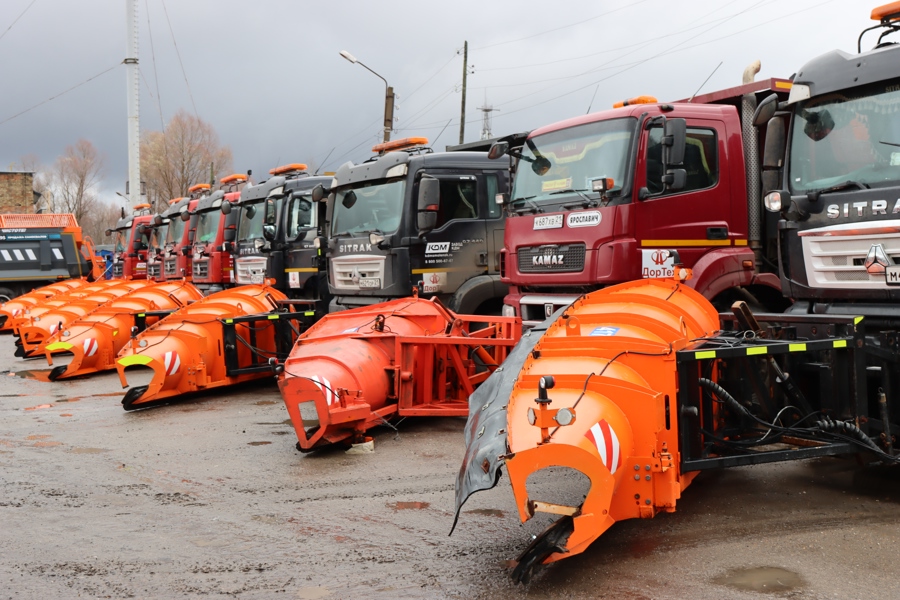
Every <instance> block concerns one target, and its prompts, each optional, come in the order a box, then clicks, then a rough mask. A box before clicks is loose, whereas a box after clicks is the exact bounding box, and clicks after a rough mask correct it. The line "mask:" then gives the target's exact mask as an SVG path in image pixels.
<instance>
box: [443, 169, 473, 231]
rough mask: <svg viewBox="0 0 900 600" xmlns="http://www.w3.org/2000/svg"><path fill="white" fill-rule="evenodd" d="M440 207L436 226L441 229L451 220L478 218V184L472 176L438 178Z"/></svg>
mask: <svg viewBox="0 0 900 600" xmlns="http://www.w3.org/2000/svg"><path fill="white" fill-rule="evenodd" d="M439 179H440V182H441V206H440V209H439V210H438V219H437V225H436V226H435V228H439V227H442V226H443V225H444V224H445V223H447V222H448V221H452V220H453V219H477V218H478V192H477V190H478V184H477V181H476V179H475V176H474V175H471V176H467V177H439Z"/></svg>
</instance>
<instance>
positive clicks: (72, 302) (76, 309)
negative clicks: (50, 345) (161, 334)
mask: <svg viewBox="0 0 900 600" xmlns="http://www.w3.org/2000/svg"><path fill="white" fill-rule="evenodd" d="M150 283H152V282H148V281H134V280H128V281H123V280H109V281H99V282H95V283H92V284H90V285H86V286H84V287H80V288H78V289H76V290H74V291H73V292H70V293H68V294H65V295H59V296H55V297H53V298H51V299H50V300H47V301H45V302H43V303H41V304H40V305H39V306H36V307H35V308H33V309H31V311H30V314H29V315H28V316H27V318H26V319H19V320H18V321H17V324H16V330H15V331H16V335H17V336H18V340H17V341H16V345H17V347H16V356H19V357H29V356H35V355H36V354H37V349H38V346H40V345H41V343H42V342H43V341H44V340H45V339H47V338H48V337H50V336H52V335H53V334H54V333H56V332H57V331H63V330H64V329H65V327H66V326H67V325H68V324H69V323H71V322H72V321H74V320H76V319H80V318H81V317H83V316H85V315H87V314H89V313H91V312H93V311H95V310H97V309H98V308H99V307H101V306H103V305H104V304H106V303H107V302H109V301H110V300H115V299H116V298H119V297H121V296H124V295H126V294H130V293H131V292H133V291H135V290H138V289H141V288H142V287H144V286H146V285H148V284H150Z"/></svg>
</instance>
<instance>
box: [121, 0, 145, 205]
mask: <svg viewBox="0 0 900 600" xmlns="http://www.w3.org/2000/svg"><path fill="white" fill-rule="evenodd" d="M126 13H127V15H126V20H127V23H126V28H127V30H128V35H127V39H128V41H127V48H126V49H125V61H124V62H125V68H126V71H127V75H126V83H127V86H126V89H127V92H128V94H127V97H128V183H127V188H128V189H127V193H128V200H129V202H131V205H132V206H134V205H135V204H140V203H141V119H140V116H139V114H140V113H139V106H138V103H139V100H140V84H141V80H140V72H139V71H138V31H139V30H138V27H139V25H138V0H130V1H129V2H128V8H127V10H126Z"/></svg>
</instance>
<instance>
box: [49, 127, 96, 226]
mask: <svg viewBox="0 0 900 600" xmlns="http://www.w3.org/2000/svg"><path fill="white" fill-rule="evenodd" d="M102 173H103V157H102V156H100V153H99V152H97V149H96V148H94V145H93V144H92V143H91V142H89V141H88V140H85V139H80V140H78V141H77V142H75V145H74V146H67V147H66V149H65V152H63V155H62V156H60V157H59V158H57V159H56V162H55V163H53V166H52V167H50V169H49V170H48V171H47V173H46V180H45V181H44V183H46V189H45V192H44V193H45V194H46V193H47V192H48V191H49V192H50V193H51V194H52V198H50V199H49V202H50V207H51V209H52V210H53V212H59V213H72V214H74V215H75V218H76V219H77V220H78V222H79V223H80V222H81V221H82V220H84V217H85V216H86V215H88V214H89V213H90V212H91V210H93V208H94V207H95V206H96V204H97V186H98V184H99V183H100V180H101V176H102Z"/></svg>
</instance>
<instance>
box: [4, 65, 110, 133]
mask: <svg viewBox="0 0 900 600" xmlns="http://www.w3.org/2000/svg"><path fill="white" fill-rule="evenodd" d="M120 64H122V63H116V64H114V65H113V66H111V67H110V68H108V69H106V70H105V71H101V72H99V73H97V74H96V75H94V76H93V77H88V78H87V79H85V80H84V81H82V82H81V83H79V84H77V85H73V86H72V87H70V88H69V89H67V90H64V91H62V92H60V93H58V94H56V95H54V96H50V97H49V98H47V99H46V100H44V101H43V102H38V103H37V104H35V105H34V106H32V107H31V108H26V109H25V110H23V111H22V112H18V113H16V114H14V115H13V116H11V117H7V118H6V119H3V120H2V121H0V125H3V124H5V123H8V122H9V121H12V120H13V119H15V118H16V117H21V116H22V115H24V114H25V113H27V112H31V111H32V110H34V109H36V108H38V107H39V106H43V105H44V104H47V103H48V102H50V101H51V100H56V99H57V98H59V97H60V96H63V95H65V94H68V93H69V92H71V91H72V90H74V89H77V88H80V87H81V86H83V85H84V84H86V83H88V82H89V81H93V80H94V79H97V78H98V77H100V76H101V75H106V74H107V73H109V72H110V71H112V70H113V69H115V68H116V67H118V66H119V65H120Z"/></svg>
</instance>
